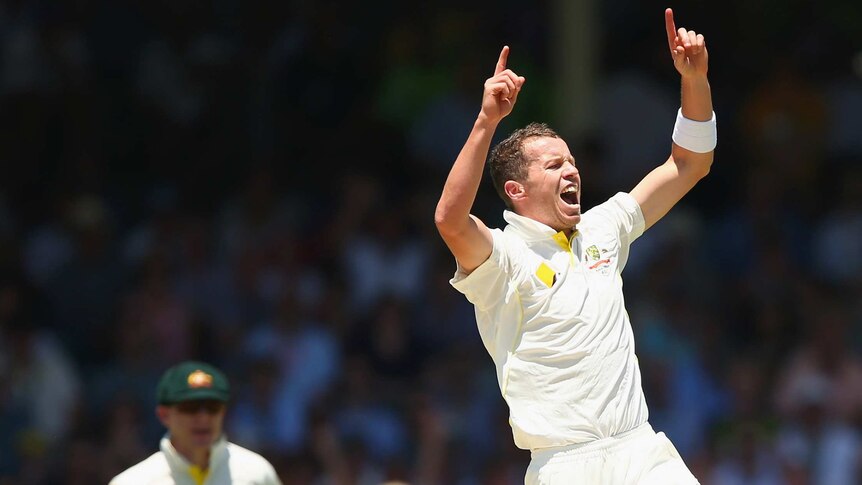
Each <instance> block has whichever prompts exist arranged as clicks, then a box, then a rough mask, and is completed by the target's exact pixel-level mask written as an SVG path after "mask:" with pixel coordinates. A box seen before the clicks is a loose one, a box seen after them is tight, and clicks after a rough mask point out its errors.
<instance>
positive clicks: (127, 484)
mask: <svg viewBox="0 0 862 485" xmlns="http://www.w3.org/2000/svg"><path fill="white" fill-rule="evenodd" d="M159 445H160V446H159V448H160V451H157V452H156V453H154V454H152V455H150V457H149V458H147V459H146V460H144V461H142V462H140V463H138V464H137V465H135V466H133V467H131V468H129V469H128V470H126V471H124V472H123V473H121V474H119V475H117V476H116V477H114V479H113V480H111V483H110V484H109V485H281V481H280V480H279V479H278V475H276V473H275V469H273V467H272V465H271V464H270V463H269V462H268V461H266V459H265V458H264V457H262V456H260V455H258V454H257V453H255V452H253V451H251V450H247V449H245V448H243V447H241V446H238V445H235V444H233V443H229V442H228V441H227V440H226V439H225V438H224V437H223V436H222V437H221V438H220V439H219V440H218V441H217V442H216V443H215V445H213V448H212V451H211V452H210V464H209V469H208V471H207V472H205V473H200V471H199V470H197V467H194V466H192V464H191V463H189V461H188V460H186V459H185V458H184V457H183V456H182V455H180V454H179V453H178V452H177V450H176V449H175V448H174V446H173V445H172V444H171V440H170V439H169V438H168V437H167V436H165V437H164V438H162V440H161V442H160V444H159Z"/></svg>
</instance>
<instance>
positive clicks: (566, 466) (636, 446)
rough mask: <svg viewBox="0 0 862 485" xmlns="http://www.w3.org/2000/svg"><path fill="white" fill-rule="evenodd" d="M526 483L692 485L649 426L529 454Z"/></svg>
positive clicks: (667, 445)
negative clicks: (530, 456)
mask: <svg viewBox="0 0 862 485" xmlns="http://www.w3.org/2000/svg"><path fill="white" fill-rule="evenodd" d="M524 483H525V484H526V485H581V484H583V485H697V484H698V483H699V482H698V481H697V479H696V478H695V477H694V475H692V474H691V471H689V469H688V467H687V466H685V463H684V462H683V461H682V458H681V457H680V456H679V453H678V452H677V451H676V448H674V446H673V444H672V443H671V442H670V440H669V439H667V436H665V435H664V433H656V432H655V431H653V429H652V426H650V425H649V423H644V424H642V425H641V426H638V427H637V428H635V429H633V430H631V431H628V432H625V433H622V434H619V435H617V436H613V437H610V438H604V439H600V440H596V441H591V442H589V443H581V444H576V445H571V446H562V447H555V448H542V449H538V450H533V452H532V460H531V461H530V466H529V467H528V468H527V476H526V477H525V478H524Z"/></svg>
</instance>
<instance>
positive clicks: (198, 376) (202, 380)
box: [188, 369, 213, 389]
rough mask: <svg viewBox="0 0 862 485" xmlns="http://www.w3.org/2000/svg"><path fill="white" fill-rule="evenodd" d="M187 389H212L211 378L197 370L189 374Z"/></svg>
mask: <svg viewBox="0 0 862 485" xmlns="http://www.w3.org/2000/svg"><path fill="white" fill-rule="evenodd" d="M188 381H189V387H191V388H192V389H197V388H199V387H212V386H213V376H211V375H209V374H207V373H206V372H204V371H202V370H200V369H198V370H196V371H194V372H192V373H191V374H189V379H188Z"/></svg>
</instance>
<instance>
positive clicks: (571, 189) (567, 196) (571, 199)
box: [560, 185, 578, 205]
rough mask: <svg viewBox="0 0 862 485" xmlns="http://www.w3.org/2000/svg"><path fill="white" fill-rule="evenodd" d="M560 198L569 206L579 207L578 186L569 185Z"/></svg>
mask: <svg viewBox="0 0 862 485" xmlns="http://www.w3.org/2000/svg"><path fill="white" fill-rule="evenodd" d="M560 198H561V199H563V202H565V203H566V204H568V205H578V186H577V185H569V186H568V187H566V188H565V189H563V191H562V192H561V193H560Z"/></svg>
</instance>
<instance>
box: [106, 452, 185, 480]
mask: <svg viewBox="0 0 862 485" xmlns="http://www.w3.org/2000/svg"><path fill="white" fill-rule="evenodd" d="M170 474H171V469H170V466H168V462H167V460H166V459H165V456H164V454H163V453H162V452H161V451H158V452H156V453H153V454H152V455H150V457H149V458H147V459H146V460H144V461H142V462H140V463H138V464H137V465H134V466H133V467H131V468H129V469H127V470H126V471H124V472H123V473H120V474H119V475H117V476H116V477H114V479H113V480H111V482H110V484H109V485H142V484H147V483H152V482H155V481H156V480H158V479H160V478H164V477H168V476H170Z"/></svg>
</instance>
